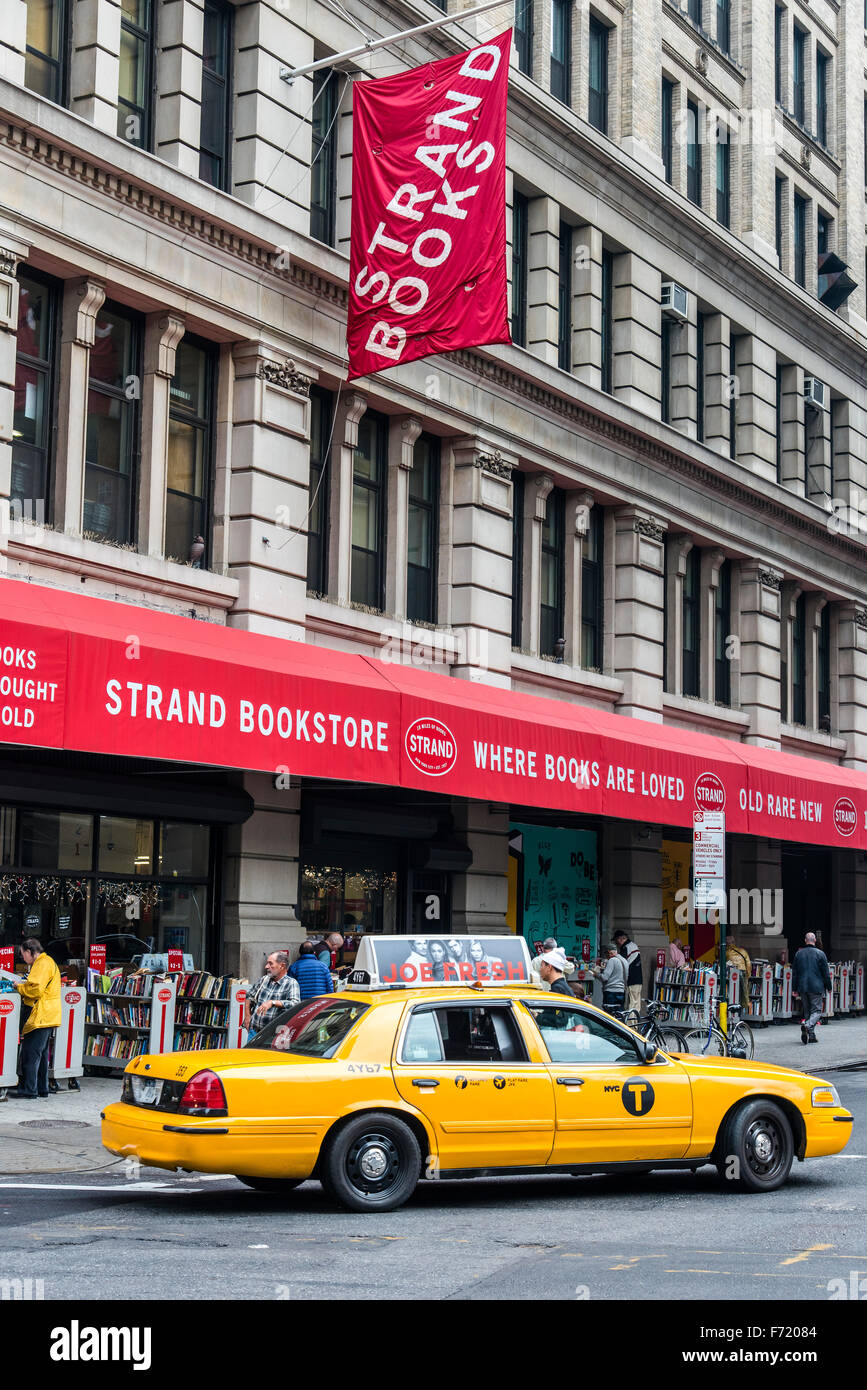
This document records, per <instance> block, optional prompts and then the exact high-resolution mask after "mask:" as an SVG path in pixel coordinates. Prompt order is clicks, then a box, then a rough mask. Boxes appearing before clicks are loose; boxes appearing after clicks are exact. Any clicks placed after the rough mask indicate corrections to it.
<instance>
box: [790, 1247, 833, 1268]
mask: <svg viewBox="0 0 867 1390" xmlns="http://www.w3.org/2000/svg"><path fill="white" fill-rule="evenodd" d="M833 1249H834V1247H833V1245H811V1246H810V1247H809V1249H808V1250H802V1251H801V1253H800V1255H791V1256H790V1257H789V1259H787V1260H780V1264H781V1265H797V1264H800V1263H801V1261H802V1260H808V1259H809V1258H810V1256H811V1255H814V1254H816V1252H817V1251H818V1250H833Z"/></svg>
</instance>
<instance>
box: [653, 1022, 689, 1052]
mask: <svg viewBox="0 0 867 1390" xmlns="http://www.w3.org/2000/svg"><path fill="white" fill-rule="evenodd" d="M657 1031H658V1034H659V1041H658V1044H657V1045H658V1046H659V1047H661V1048H662V1050H663V1052H689V1048H688V1047H687V1044H686V1034H685V1033H682V1032H681V1031H680V1029H679V1028H672V1027H670V1025H668V1024H665V1025H664V1026H662V1027H660V1028H659V1029H658V1030H657Z"/></svg>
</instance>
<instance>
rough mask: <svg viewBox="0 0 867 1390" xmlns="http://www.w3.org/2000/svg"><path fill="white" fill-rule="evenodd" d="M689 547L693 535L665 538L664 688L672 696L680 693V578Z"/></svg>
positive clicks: (681, 597)
mask: <svg viewBox="0 0 867 1390" xmlns="http://www.w3.org/2000/svg"><path fill="white" fill-rule="evenodd" d="M692 547H693V540H692V536H687V535H685V534H683V533H681V534H679V535H673V536H666V538H665V619H666V622H667V624H668V633H667V636H668V641H667V643H666V670H665V689H666V690H668V691H670V693H671V694H672V695H682V694H683V581H684V578H685V577H686V561H687V556H688V555H689V552H690V551H691V550H692Z"/></svg>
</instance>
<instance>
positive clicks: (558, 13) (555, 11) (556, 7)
mask: <svg viewBox="0 0 867 1390" xmlns="http://www.w3.org/2000/svg"><path fill="white" fill-rule="evenodd" d="M551 95H552V97H556V98H557V100H558V101H562V102H565V103H566V105H567V106H570V105H571V102H572V0H551Z"/></svg>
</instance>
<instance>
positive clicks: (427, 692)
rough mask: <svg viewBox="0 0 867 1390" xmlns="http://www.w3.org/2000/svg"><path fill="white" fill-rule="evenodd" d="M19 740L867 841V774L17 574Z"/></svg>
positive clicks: (2, 662) (2, 733) (1, 624)
mask: <svg viewBox="0 0 867 1390" xmlns="http://www.w3.org/2000/svg"><path fill="white" fill-rule="evenodd" d="M0 598H2V600H3V604H2V612H3V613H4V614H7V615H9V616H8V617H4V618H3V619H0V739H2V740H5V741H6V742H7V743H13V744H18V745H30V746H37V747H47V748H64V749H70V750H78V751H83V752H97V753H110V754H115V755H120V756H126V757H137V758H157V759H161V760H166V761H178V762H187V763H202V764H206V765H211V766H215V767H234V768H245V769H250V770H258V771H266V772H276V771H280V770H288V771H290V772H291V773H293V774H295V775H297V776H308V777H309V776H315V777H323V778H333V779H335V780H340V781H347V782H376V783H382V784H385V785H391V786H403V787H413V788H421V789H425V790H428V791H436V792H444V793H448V794H453V795H456V796H463V797H472V798H481V799H484V800H493V801H501V802H510V803H513V804H516V805H522V806H539V807H545V808H548V809H552V810H564V811H574V812H584V813H586V814H590V815H602V816H617V817H620V818H623V819H627V820H642V821H649V822H651V823H655V824H663V825H680V826H685V827H688V826H691V825H692V818H693V812H694V811H695V810H696V809H700V810H702V809H703V810H718V811H719V810H724V811H725V812H726V825H727V828H728V829H729V830H730V831H732V832H739V833H742V834H750V835H762V836H767V837H768V838H770V839H777V840H794V841H799V842H803V843H808V844H824V845H837V846H840V847H843V848H846V847H850V848H864V847H867V776H865V775H864V774H862V773H858V772H854V771H851V770H850V769H846V768H842V767H837V766H833V767H832V766H830V765H829V764H827V763H817V762H814V761H813V760H811V759H809V758H802V757H795V756H793V755H791V754H787V753H778V752H775V751H773V750H768V749H762V748H755V747H753V746H751V745H748V744H743V743H734V742H731V741H729V740H727V739H721V738H714V737H713V736H712V735H709V734H701V733H692V732H691V731H689V730H684V729H675V728H670V727H668V726H666V725H663V724H652V723H648V722H645V721H643V720H638V719H634V718H628V717H624V716H623V715H617V714H611V713H608V712H604V711H599V710H593V709H586V708H584V707H582V706H577V705H573V704H566V703H565V702H563V701H560V700H550V699H544V698H540V697H537V696H531V695H523V694H519V693H516V692H514V691H508V690H501V689H498V688H496V687H493V686H489V685H485V684H482V683H478V684H477V683H472V682H465V681H458V680H455V679H453V678H451V677H448V676H442V675H434V674H431V673H429V672H426V671H420V670H417V669H415V668H414V667H409V666H398V665H394V664H388V663H386V662H383V661H379V660H376V659H373V658H367V657H362V656H355V655H351V654H349V653H345V652H337V651H333V650H331V649H330V648H326V647H316V646H313V645H311V644H305V643H299V642H287V641H283V640H281V639H280V638H276V637H265V636H262V635H260V634H258V633H251V632H246V631H243V630H240V629H237V628H228V627H224V626H221V625H217V624H214V623H207V622H200V621H196V620H194V619H191V618H179V617H174V616H171V615H168V614H164V613H155V612H153V611H151V610H149V609H146V608H139V607H135V606H132V605H129V604H121V603H115V602H111V601H108V600H105V599H94V598H86V597H82V596H81V595H78V594H72V593H68V592H66V591H62V590H54V589H47V588H45V587H44V586H41V585H35V584H33V585H31V584H24V583H20V582H18V581H15V580H3V581H2V588H0Z"/></svg>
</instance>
